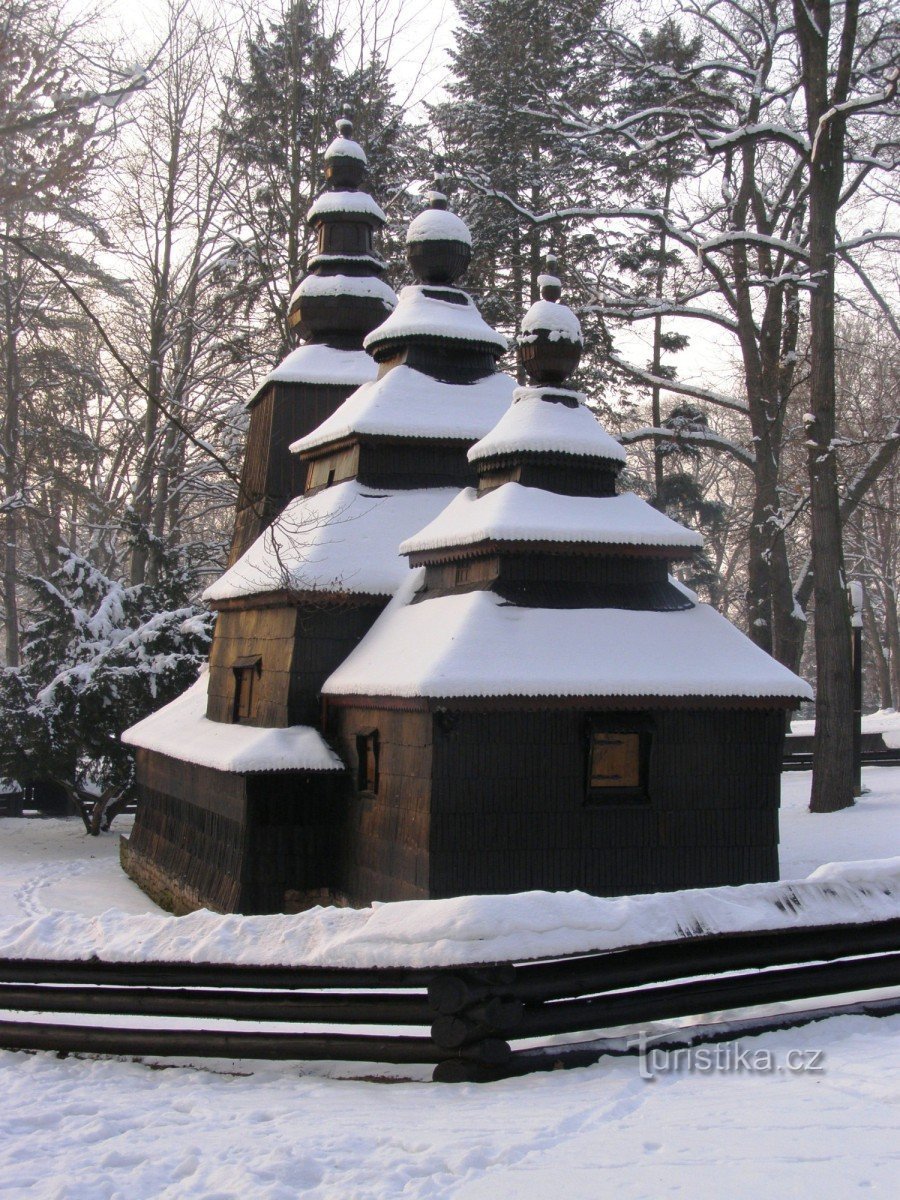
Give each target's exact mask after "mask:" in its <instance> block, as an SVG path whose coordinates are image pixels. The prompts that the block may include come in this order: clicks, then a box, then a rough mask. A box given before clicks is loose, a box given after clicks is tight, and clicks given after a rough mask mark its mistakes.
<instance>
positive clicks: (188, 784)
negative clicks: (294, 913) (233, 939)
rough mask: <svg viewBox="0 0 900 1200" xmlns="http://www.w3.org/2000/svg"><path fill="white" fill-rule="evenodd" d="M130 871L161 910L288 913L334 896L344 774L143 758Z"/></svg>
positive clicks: (126, 852) (127, 858)
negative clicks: (246, 769) (237, 769)
mask: <svg viewBox="0 0 900 1200" xmlns="http://www.w3.org/2000/svg"><path fill="white" fill-rule="evenodd" d="M138 769H139V780H140V782H139V785H138V787H139V804H138V811H137V817H136V820H135V825H134V828H133V830H132V832H131V835H130V837H129V838H128V839H127V842H125V843H123V854H122V861H123V865H124V866H125V869H126V871H127V872H128V874H129V875H130V876H131V877H132V878H133V879H134V880H135V882H136V883H138V884H139V886H141V887H142V888H143V889H144V890H145V891H146V892H148V894H149V895H150V896H151V897H152V898H153V899H155V900H156V901H157V903H159V904H161V905H162V906H163V907H165V908H167V909H170V910H172V911H174V912H190V911H192V910H194V909H196V908H200V907H204V906H205V907H208V908H212V909H215V910H216V911H218V912H241V913H267V912H284V911H285V910H286V909H289V908H297V907H300V906H302V905H303V904H304V903H316V902H321V901H325V902H328V900H329V899H330V898H331V893H330V890H329V889H330V888H331V887H332V886H333V881H334V879H335V876H336V873H337V855H338V845H339V840H338V839H339V835H340V831H341V828H342V826H343V823H344V811H345V800H346V777H345V775H344V773H343V772H320V773H313V772H303V771H284V772H278V773H269V774H258V775H238V774H234V773H231V772H226V771H215V770H211V769H210V768H208V767H201V766H197V765H196V764H194V763H186V762H182V761H180V760H178V759H173V758H169V757H168V756H166V755H163V754H156V753H154V752H152V751H148V750H139V751H138Z"/></svg>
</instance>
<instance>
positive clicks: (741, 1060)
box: [631, 1031, 825, 1079]
mask: <svg viewBox="0 0 900 1200" xmlns="http://www.w3.org/2000/svg"><path fill="white" fill-rule="evenodd" d="M663 1036H664V1035H660V1034H648V1033H645V1032H643V1031H642V1032H641V1033H639V1034H638V1035H637V1036H636V1037H635V1038H634V1039H632V1041H631V1047H632V1048H636V1049H637V1052H638V1062H639V1063H640V1074H641V1078H642V1079H657V1078H658V1077H659V1076H660V1075H675V1074H683V1075H717V1074H722V1075H822V1074H824V1071H825V1051H824V1050H813V1049H809V1048H806V1049H797V1048H794V1049H790V1050H786V1051H784V1052H778V1051H775V1050H770V1049H768V1048H766V1047H762V1046H753V1045H752V1044H750V1045H747V1044H746V1043H744V1042H717V1043H715V1044H712V1045H700V1046H673V1045H671V1044H669V1045H666V1044H665V1043H662V1044H656V1043H660V1042H661V1039H662V1037H663Z"/></svg>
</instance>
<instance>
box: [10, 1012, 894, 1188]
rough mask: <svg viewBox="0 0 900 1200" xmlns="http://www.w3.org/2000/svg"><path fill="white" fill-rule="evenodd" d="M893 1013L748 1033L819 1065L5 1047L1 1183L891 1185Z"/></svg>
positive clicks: (777, 1051)
mask: <svg viewBox="0 0 900 1200" xmlns="http://www.w3.org/2000/svg"><path fill="white" fill-rule="evenodd" d="M898 1033H900V1017H889V1018H883V1019H881V1020H880V1021H879V1020H875V1019H870V1018H862V1017H840V1018H834V1019H832V1020H831V1021H829V1022H828V1023H827V1024H824V1025H815V1026H811V1027H809V1028H807V1029H803V1030H799V1031H793V1032H788V1031H786V1032H784V1033H778V1034H768V1035H766V1036H764V1037H762V1038H759V1039H755V1040H751V1039H747V1040H746V1041H745V1042H744V1043H743V1045H744V1046H746V1047H753V1049H759V1048H766V1049H768V1050H770V1051H771V1052H772V1053H773V1055H774V1056H777V1057H778V1058H779V1059H780V1060H782V1061H783V1060H784V1059H785V1057H786V1055H787V1054H788V1053H789V1052H790V1051H797V1050H809V1051H813V1052H817V1051H822V1052H823V1056H824V1057H823V1061H822V1064H821V1065H822V1066H823V1068H824V1070H823V1072H822V1073H815V1074H791V1073H787V1072H785V1073H778V1072H776V1073H773V1074H758V1075H753V1074H749V1073H720V1074H698V1073H694V1074H690V1073H673V1074H664V1075H660V1076H659V1077H658V1078H657V1079H656V1080H655V1081H653V1082H649V1081H647V1080H645V1079H642V1078H641V1077H640V1075H639V1072H638V1066H637V1063H636V1062H635V1061H634V1060H627V1061H625V1060H623V1061H619V1062H609V1063H607V1064H605V1065H599V1066H596V1067H591V1068H588V1069H584V1070H578V1071H567V1072H557V1073H554V1074H550V1075H543V1076H531V1077H529V1078H526V1079H519V1080H513V1081H507V1082H504V1083H498V1084H492V1085H489V1086H482V1087H478V1086H472V1085H459V1086H453V1087H450V1086H447V1087H441V1086H438V1085H431V1084H422V1083H397V1084H393V1085H390V1086H387V1085H385V1084H377V1083H371V1082H357V1081H348V1080H337V1079H323V1078H319V1077H316V1076H314V1075H310V1074H304V1073H303V1072H302V1071H300V1070H298V1069H297V1068H296V1067H294V1068H291V1067H289V1066H284V1067H258V1068H256V1069H255V1070H253V1068H250V1067H248V1066H246V1065H244V1066H243V1067H240V1066H239V1067H238V1068H237V1069H239V1070H253V1074H252V1076H251V1077H246V1076H243V1075H240V1076H230V1075H220V1074H213V1073H210V1072H208V1071H196V1070H187V1069H172V1070H165V1071H158V1070H151V1069H149V1068H148V1067H146V1066H142V1065H139V1064H134V1063H128V1062H101V1061H84V1060H76V1059H67V1060H65V1061H60V1060H58V1059H56V1058H54V1057H53V1056H51V1055H46V1054H40V1055H33V1056H25V1055H19V1054H0V1095H2V1098H3V1099H2V1104H0V1194H2V1195H4V1196H10V1197H16V1198H17V1200H18V1198H19V1197H22V1198H24V1197H26V1196H29V1197H32V1198H33V1200H101V1198H103V1200H113V1198H117V1200H118V1198H121V1200H181V1198H182V1197H191V1198H192V1200H193V1198H196V1200H201V1198H202V1200H226V1198H229V1200H230V1198H234V1200H297V1197H299V1196H303V1197H304V1200H400V1198H401V1197H402V1198H403V1200H557V1197H561V1196H565V1198H566V1200H603V1198H605V1197H613V1196H614V1197H616V1200H662V1198H665V1197H690V1198H691V1200H722V1198H723V1197H728V1198H729V1200H759V1197H760V1196H773V1197H777V1198H778V1200H807V1198H808V1197H813V1196H814V1197H817V1198H820V1200H848V1198H849V1197H852V1196H858V1195H861V1196H872V1197H883V1198H884V1200H887V1198H888V1197H893V1196H895V1195H896V1194H897V1183H898V1179H900V1163H898V1154H897V1139H896V1130H897V1126H898V1118H900V1111H898V1099H897V1091H896V1079H897V1074H898V1071H900V1039H898V1037H897V1034H898Z"/></svg>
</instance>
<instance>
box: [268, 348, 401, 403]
mask: <svg viewBox="0 0 900 1200" xmlns="http://www.w3.org/2000/svg"><path fill="white" fill-rule="evenodd" d="M377 370H378V368H377V366H376V364H375V363H374V362H373V361H372V359H371V357H370V356H369V355H368V354H366V352H365V350H338V349H336V348H335V347H334V346H324V345H322V344H321V343H318V342H312V343H309V344H306V345H303V346H298V347H297V348H296V349H295V350H292V351H291V352H290V354H288V355H286V356H285V357H284V358H283V359H282V360H281V362H280V363H279V364H278V365H277V366H276V367H273V368H272V370H271V371H270V372H269V373H268V375H267V376H266V377H265V379H264V380H263V382H262V383H261V384H260V386H259V387H258V388H257V389H256V392H255V393H254V394H255V395H259V393H260V391H261V390H262V388H264V387H265V386H266V384H268V383H332V384H335V385H336V386H341V385H343V386H345V387H348V386H349V387H359V386H360V385H361V384H363V383H368V382H369V381H370V380H372V379H374V378H375V374H376V372H377Z"/></svg>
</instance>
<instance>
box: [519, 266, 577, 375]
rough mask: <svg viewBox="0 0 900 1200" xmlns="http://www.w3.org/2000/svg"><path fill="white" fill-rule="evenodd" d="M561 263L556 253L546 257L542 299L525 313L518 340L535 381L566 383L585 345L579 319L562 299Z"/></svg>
mask: <svg viewBox="0 0 900 1200" xmlns="http://www.w3.org/2000/svg"><path fill="white" fill-rule="evenodd" d="M557 263H558V260H557V258H556V255H555V254H548V255H547V256H546V257H545V259H544V267H545V270H546V273H545V274H543V275H538V278H537V283H538V287H539V288H540V290H541V298H540V300H538V301H536V302H535V303H534V304H532V306H531V308H530V309H529V310H528V312H527V313H526V314H525V316H524V318H523V320H522V332H521V333H520V334H519V337H518V339H517V340H518V343H519V353H520V355H521V359H522V365H523V366H524V368H525V371H526V373H527V375H528V377H529V379H530V380H531V381H532V383H535V384H556V385H560V384H563V383H565V381H566V380H567V379H568V377H569V376H570V375H571V374H572V372H573V371H574V370H575V368H576V367H577V366H578V361H579V359H580V358H581V348H582V346H583V344H584V339H583V337H582V333H581V325H580V323H579V321H578V318H577V317H576V316H575V314H574V313H573V312H572V310H571V308H569V307H568V305H566V304H560V302H559V301H560V297H561V296H562V282H561V280H560V278H559V276H558V275H557V274H556V269H557Z"/></svg>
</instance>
